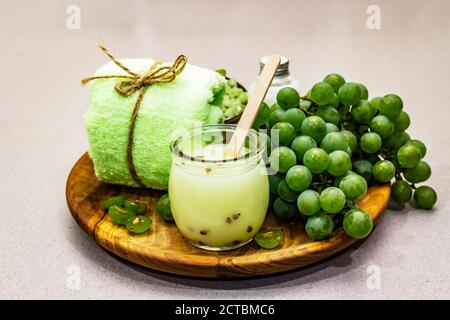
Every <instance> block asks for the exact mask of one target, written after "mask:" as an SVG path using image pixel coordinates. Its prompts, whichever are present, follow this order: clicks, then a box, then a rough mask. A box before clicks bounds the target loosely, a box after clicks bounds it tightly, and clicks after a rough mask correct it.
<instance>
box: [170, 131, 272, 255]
mask: <svg viewBox="0 0 450 320" xmlns="http://www.w3.org/2000/svg"><path fill="white" fill-rule="evenodd" d="M235 128H236V125H231V124H221V125H207V126H203V127H201V128H197V129H193V130H190V131H188V132H186V133H185V134H184V135H182V136H180V137H179V138H177V139H175V140H174V141H172V143H171V150H172V168H171V171H170V178H169V198H170V207H171V210H172V214H173V218H174V220H175V223H176V225H177V227H178V229H179V230H180V232H181V234H182V235H183V236H184V237H185V238H186V239H188V240H189V241H190V242H191V243H192V244H193V245H194V246H196V247H198V248H201V249H206V250H213V251H223V250H231V249H235V248H239V247H241V246H243V245H245V244H247V243H248V242H250V241H251V240H252V239H253V237H254V236H255V234H256V233H257V232H258V231H259V229H260V228H261V226H262V224H263V222H264V219H265V217H266V212H267V209H268V205H269V181H268V176H267V170H266V167H265V164H264V161H263V154H264V152H265V148H266V139H265V136H263V135H261V134H259V133H258V132H256V131H255V130H251V131H250V133H249V134H248V136H247V139H246V147H244V148H243V150H242V151H241V153H240V154H239V156H237V157H227V156H226V155H225V150H226V145H227V143H228V141H229V139H230V138H231V136H232V134H233V133H234V131H235Z"/></svg>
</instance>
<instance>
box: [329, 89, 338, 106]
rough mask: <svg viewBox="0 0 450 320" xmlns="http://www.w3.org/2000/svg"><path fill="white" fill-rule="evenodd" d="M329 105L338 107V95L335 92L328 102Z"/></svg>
mask: <svg viewBox="0 0 450 320" xmlns="http://www.w3.org/2000/svg"><path fill="white" fill-rule="evenodd" d="M330 106H332V107H333V108H336V109H337V108H338V107H339V97H338V95H337V94H336V93H333V99H332V100H331V102H330Z"/></svg>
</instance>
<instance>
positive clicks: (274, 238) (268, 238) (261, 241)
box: [255, 228, 283, 249]
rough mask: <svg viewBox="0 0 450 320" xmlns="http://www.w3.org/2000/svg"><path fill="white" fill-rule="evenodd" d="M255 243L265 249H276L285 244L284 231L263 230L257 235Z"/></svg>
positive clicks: (277, 229) (278, 229)
mask: <svg viewBox="0 0 450 320" xmlns="http://www.w3.org/2000/svg"><path fill="white" fill-rule="evenodd" d="M255 241H256V243H257V244H258V245H259V246H260V247H261V248H263V249H274V248H276V247H278V246H279V245H280V244H281V243H282V242H283V231H282V230H281V229H280V228H269V229H265V230H261V231H259V232H258V233H257V234H256V236H255Z"/></svg>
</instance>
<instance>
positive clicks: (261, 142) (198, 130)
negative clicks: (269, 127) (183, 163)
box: [170, 124, 266, 164]
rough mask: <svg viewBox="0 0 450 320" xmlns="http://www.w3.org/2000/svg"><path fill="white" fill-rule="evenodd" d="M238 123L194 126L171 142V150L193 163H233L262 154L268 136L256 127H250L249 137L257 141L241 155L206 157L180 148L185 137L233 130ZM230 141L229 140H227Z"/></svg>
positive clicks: (177, 155) (178, 156)
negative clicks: (219, 157) (198, 156)
mask: <svg viewBox="0 0 450 320" xmlns="http://www.w3.org/2000/svg"><path fill="white" fill-rule="evenodd" d="M236 128H237V125H236V124H207V125H202V126H200V127H194V128H191V129H188V130H187V131H184V134H182V135H179V136H177V137H176V138H174V139H173V140H172V141H171V143H170V150H171V152H172V154H173V155H174V156H176V157H177V158H180V159H184V160H188V161H191V162H193V163H203V164H204V163H210V164H215V163H231V162H237V161H241V160H245V159H250V158H253V157H256V156H259V155H262V153H263V152H264V151H265V148H266V138H265V137H264V135H263V134H262V133H260V132H257V131H256V130H254V129H250V130H249V132H248V134H247V137H251V138H253V139H255V140H254V141H257V143H255V145H254V146H252V147H251V148H248V149H246V151H245V152H244V153H243V154H241V155H239V156H234V157H227V158H224V159H204V158H196V157H194V156H192V155H189V154H186V153H185V152H183V151H182V150H181V148H180V144H181V143H182V142H183V141H184V139H186V138H187V139H190V138H192V137H194V136H196V135H202V134H204V133H205V132H208V131H210V132H214V131H216V132H222V134H224V133H226V132H233V133H234V131H235V130H236ZM226 143H228V141H226Z"/></svg>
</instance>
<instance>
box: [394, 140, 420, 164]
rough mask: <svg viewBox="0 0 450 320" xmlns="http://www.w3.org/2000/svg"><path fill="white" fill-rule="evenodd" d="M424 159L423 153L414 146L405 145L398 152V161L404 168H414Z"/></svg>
mask: <svg viewBox="0 0 450 320" xmlns="http://www.w3.org/2000/svg"><path fill="white" fill-rule="evenodd" d="M421 159H422V152H421V151H420V149H419V148H417V147H416V146H414V145H412V144H405V145H404V146H403V147H401V148H400V149H398V151H397V161H398V163H399V164H400V165H401V166H402V167H403V168H407V169H409V168H414V167H415V166H417V165H418V164H419V162H420V160H421Z"/></svg>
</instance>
